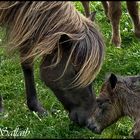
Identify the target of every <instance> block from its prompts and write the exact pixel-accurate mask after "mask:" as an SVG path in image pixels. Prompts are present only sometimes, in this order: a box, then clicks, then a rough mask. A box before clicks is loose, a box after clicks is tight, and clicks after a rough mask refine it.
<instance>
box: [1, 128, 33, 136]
mask: <svg viewBox="0 0 140 140" xmlns="http://www.w3.org/2000/svg"><path fill="white" fill-rule="evenodd" d="M29 134H30V130H29V128H28V127H27V128H26V129H25V130H20V128H19V127H16V128H15V129H14V130H8V128H7V127H4V128H0V136H1V137H26V136H28V135H29Z"/></svg>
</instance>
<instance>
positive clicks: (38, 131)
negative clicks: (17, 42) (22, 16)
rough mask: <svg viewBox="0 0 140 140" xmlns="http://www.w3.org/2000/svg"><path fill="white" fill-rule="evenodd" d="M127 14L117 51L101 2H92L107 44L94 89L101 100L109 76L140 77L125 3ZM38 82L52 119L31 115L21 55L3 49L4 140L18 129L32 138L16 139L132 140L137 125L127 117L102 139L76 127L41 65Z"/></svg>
mask: <svg viewBox="0 0 140 140" xmlns="http://www.w3.org/2000/svg"><path fill="white" fill-rule="evenodd" d="M73 3H74V5H75V7H76V8H77V10H79V11H80V12H82V13H83V11H84V10H83V7H82V4H81V3H80V2H79V1H77V2H73ZM122 3H123V4H122V8H123V14H122V17H121V36H122V48H121V49H118V48H115V47H114V46H112V45H111V44H110V39H111V38H110V37H111V25H110V23H108V22H107V19H106V16H105V14H104V11H103V7H102V5H101V2H99V1H98V2H96V1H92V2H91V5H90V9H91V10H92V11H97V14H96V20H95V22H96V24H97V25H98V26H99V28H100V30H101V32H102V34H103V36H104V40H105V43H106V55H105V60H104V63H103V66H102V69H101V71H100V73H99V75H98V76H97V77H96V79H95V81H94V83H93V88H94V89H95V91H96V93H97V96H98V93H99V90H100V87H101V85H102V83H103V81H104V79H105V76H106V74H107V73H110V72H113V73H116V74H120V75H136V74H139V70H140V65H139V62H140V41H139V39H137V38H135V36H134V34H133V30H132V29H133V26H132V22H131V19H130V17H129V16H128V13H127V11H126V5H125V3H124V2H122ZM4 35H5V30H4V29H2V28H0V39H1V41H0V45H2V41H3V39H4ZM35 81H36V88H37V93H38V98H39V100H40V101H41V103H42V104H43V106H44V107H45V108H47V110H48V112H49V115H48V116H44V117H42V118H40V117H39V116H37V114H35V113H33V112H30V111H29V110H28V108H27V105H26V100H25V90H24V79H23V74H22V70H21V66H20V63H19V58H18V55H15V56H14V57H12V58H11V57H9V56H8V54H6V53H5V51H4V48H2V47H1V48H0V94H2V96H3V99H4V108H5V112H4V113H2V114H0V119H1V120H0V132H1V131H4V130H5V133H4V134H3V135H2V134H1V133H0V138H1V139H3V138H4V139H5V138H13V137H11V136H7V135H6V130H8V132H11V133H12V132H13V130H15V129H16V128H18V129H19V131H20V132H22V131H25V130H26V129H27V128H28V135H25V136H22V137H21V136H19V135H17V136H15V137H14V138H26V139H28V138H49V139H51V138H58V139H59V138H63V139H66V138H77V139H79V138H86V139H93V138H109V139H112V138H120V139H126V138H130V137H131V136H130V134H131V128H132V126H133V121H132V120H131V119H130V118H128V117H124V118H122V119H120V120H119V121H118V122H117V123H115V124H112V125H111V126H109V127H108V128H106V129H105V130H104V131H103V133H102V134H101V135H97V134H94V133H92V132H91V131H90V130H88V129H87V128H80V127H79V126H77V125H74V124H72V122H71V121H70V120H69V118H68V114H67V112H66V111H65V110H64V108H63V106H62V105H61V103H60V102H59V101H58V100H57V98H56V97H55V96H54V94H53V92H52V91H51V89H49V88H48V87H46V86H45V85H44V84H43V83H42V82H41V81H40V78H39V62H36V64H35Z"/></svg>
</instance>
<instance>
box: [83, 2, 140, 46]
mask: <svg viewBox="0 0 140 140" xmlns="http://www.w3.org/2000/svg"><path fill="white" fill-rule="evenodd" d="M82 4H83V7H84V9H85V13H86V16H87V17H88V16H89V15H90V9H89V1H86V2H82ZM102 4H103V7H104V10H105V14H106V16H107V17H108V18H109V20H110V22H111V26H112V38H111V43H112V44H114V45H115V46H116V47H120V46H121V35H120V19H121V15H122V9H121V1H104V2H102ZM126 4H127V9H128V12H129V14H130V16H131V18H132V21H133V24H134V33H135V35H136V37H140V18H139V10H138V2H136V1H131V2H129V1H126Z"/></svg>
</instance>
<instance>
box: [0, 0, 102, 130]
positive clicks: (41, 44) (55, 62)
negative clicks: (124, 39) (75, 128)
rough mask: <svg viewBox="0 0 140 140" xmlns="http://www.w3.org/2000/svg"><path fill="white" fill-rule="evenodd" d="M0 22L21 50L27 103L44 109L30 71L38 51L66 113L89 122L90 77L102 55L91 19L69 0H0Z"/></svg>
mask: <svg viewBox="0 0 140 140" xmlns="http://www.w3.org/2000/svg"><path fill="white" fill-rule="evenodd" d="M0 23H1V24H2V25H4V26H6V27H7V35H8V46H9V47H8V49H9V50H10V51H14V52H15V51H19V53H20V58H21V66H22V69H23V73H24V78H25V88H26V97H27V105H28V107H29V109H30V110H31V111H36V112H38V113H41V114H42V113H44V112H45V109H44V108H43V107H42V106H41V104H40V103H39V101H38V99H37V94H36V88H35V82H34V74H33V62H34V60H36V58H40V57H41V58H42V62H41V65H40V74H41V79H42V80H43V81H44V82H45V84H46V85H47V86H48V87H50V88H51V89H52V91H53V92H54V94H55V95H56V97H57V98H58V100H59V101H60V102H61V103H62V104H63V106H64V108H65V109H66V110H67V111H68V112H69V117H70V119H71V120H73V121H74V122H76V123H78V124H80V125H86V126H92V122H89V121H88V120H89V118H91V117H92V115H93V110H94V108H95V104H96V102H95V94H94V93H92V81H93V80H94V78H95V77H96V75H97V73H98V72H99V70H100V68H101V64H102V62H103V58H104V42H103V39H102V37H101V35H100V33H99V31H98V30H97V29H96V27H95V25H93V23H92V22H91V21H90V20H89V19H87V18H86V17H84V16H83V15H82V14H80V13H79V12H78V11H77V10H76V9H75V7H74V5H73V4H72V3H71V2H62V1H57V2H55V1H53V2H47V1H42V2H41V1H40V2H31V1H26V2H24V1H23V2H22V1H21V2H19V1H9V2H7V1H3V2H0ZM1 108H2V107H1ZM91 129H92V127H91Z"/></svg>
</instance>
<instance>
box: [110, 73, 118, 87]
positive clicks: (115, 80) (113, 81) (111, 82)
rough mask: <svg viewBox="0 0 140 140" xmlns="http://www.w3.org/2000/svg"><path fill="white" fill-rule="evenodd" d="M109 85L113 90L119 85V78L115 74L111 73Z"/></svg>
mask: <svg viewBox="0 0 140 140" xmlns="http://www.w3.org/2000/svg"><path fill="white" fill-rule="evenodd" d="M109 83H110V85H111V88H112V89H114V88H115V86H116V83H117V77H116V75H115V74H113V73H111V75H110V77H109Z"/></svg>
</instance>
